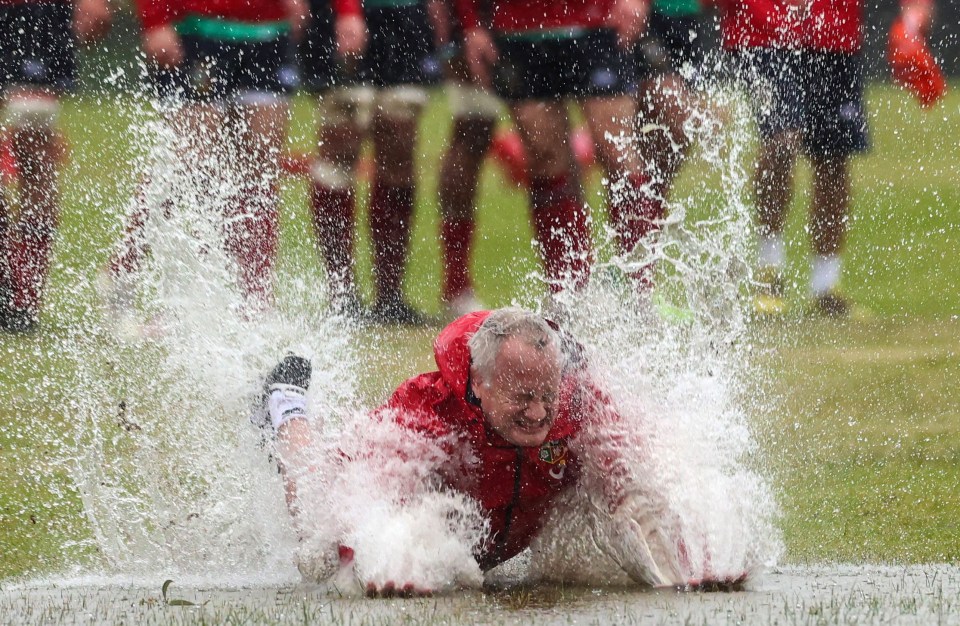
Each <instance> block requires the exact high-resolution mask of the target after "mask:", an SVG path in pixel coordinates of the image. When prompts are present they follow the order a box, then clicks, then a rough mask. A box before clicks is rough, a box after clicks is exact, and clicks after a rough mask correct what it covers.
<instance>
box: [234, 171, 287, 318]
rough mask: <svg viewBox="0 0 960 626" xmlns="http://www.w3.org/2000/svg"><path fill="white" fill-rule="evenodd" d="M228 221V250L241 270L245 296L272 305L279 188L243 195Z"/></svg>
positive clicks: (249, 191) (242, 192)
mask: <svg viewBox="0 0 960 626" xmlns="http://www.w3.org/2000/svg"><path fill="white" fill-rule="evenodd" d="M225 217H226V219H227V220H228V221H229V223H228V226H227V230H226V236H225V243H226V248H227V252H229V253H230V254H231V255H232V256H233V258H234V260H235V261H236V263H237V266H238V268H239V270H240V284H241V286H242V288H243V290H244V293H245V294H246V295H247V296H248V297H250V298H253V299H254V300H256V301H257V302H259V303H261V304H266V303H269V302H270V300H271V299H272V293H273V290H272V283H273V277H272V274H273V262H274V259H275V258H276V255H277V237H278V234H279V232H278V230H279V228H278V222H279V215H278V212H277V189H276V187H275V186H271V188H270V189H269V190H268V191H267V192H266V193H264V192H263V191H258V190H245V191H241V192H240V194H239V196H238V198H237V203H236V206H235V208H234V209H233V210H229V211H228V212H227V215H226V216H225Z"/></svg>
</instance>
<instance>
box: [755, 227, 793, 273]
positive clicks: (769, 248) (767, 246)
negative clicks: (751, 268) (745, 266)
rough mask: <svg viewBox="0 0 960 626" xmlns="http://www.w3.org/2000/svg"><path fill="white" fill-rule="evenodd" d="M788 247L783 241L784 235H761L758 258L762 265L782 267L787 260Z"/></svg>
mask: <svg viewBox="0 0 960 626" xmlns="http://www.w3.org/2000/svg"><path fill="white" fill-rule="evenodd" d="M786 258H787V248H786V245H785V244H784V243H783V235H781V234H779V233H775V234H773V235H760V255H759V258H758V259H757V260H758V261H759V262H760V267H775V268H777V269H780V268H781V267H783V264H784V263H785V262H786Z"/></svg>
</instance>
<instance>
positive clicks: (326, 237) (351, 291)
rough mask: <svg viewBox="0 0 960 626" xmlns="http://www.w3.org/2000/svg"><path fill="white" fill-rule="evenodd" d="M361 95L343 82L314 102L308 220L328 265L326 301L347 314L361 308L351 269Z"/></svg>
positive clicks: (361, 135) (360, 145) (356, 312)
mask: <svg viewBox="0 0 960 626" xmlns="http://www.w3.org/2000/svg"><path fill="white" fill-rule="evenodd" d="M363 97H364V92H363V91H362V90H360V89H357V88H346V89H333V90H330V91H329V92H327V93H326V94H324V95H323V96H322V97H321V98H320V101H319V102H318V105H317V108H318V110H319V111H320V114H321V115H322V120H321V126H320V129H319V131H318V133H317V158H316V160H315V161H314V163H313V166H312V172H311V173H312V178H313V190H312V194H311V208H312V214H313V226H314V232H315V233H316V236H317V242H318V244H319V247H320V252H321V254H322V256H323V260H324V264H325V266H326V270H327V281H328V283H329V287H330V300H331V305H332V306H333V308H334V309H335V310H336V311H339V312H342V313H347V314H359V312H360V297H359V294H358V291H357V283H356V273H355V271H354V262H355V261H354V241H355V240H354V233H355V230H356V227H357V224H356V192H355V189H354V185H355V182H356V181H355V180H354V172H355V170H356V166H357V161H358V160H359V158H360V150H361V147H362V144H363V129H362V128H361V125H360V122H359V116H360V110H359V109H360V107H361V106H362V102H361V100H362V98H363Z"/></svg>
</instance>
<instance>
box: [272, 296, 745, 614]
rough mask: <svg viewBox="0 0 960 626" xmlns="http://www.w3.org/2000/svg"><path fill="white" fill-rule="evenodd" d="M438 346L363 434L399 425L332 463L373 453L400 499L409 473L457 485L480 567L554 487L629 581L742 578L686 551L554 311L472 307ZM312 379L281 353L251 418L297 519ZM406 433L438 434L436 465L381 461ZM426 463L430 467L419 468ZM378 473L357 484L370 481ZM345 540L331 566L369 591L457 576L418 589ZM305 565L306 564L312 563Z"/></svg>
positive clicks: (508, 547) (303, 508)
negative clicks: (474, 515) (472, 509)
mask: <svg viewBox="0 0 960 626" xmlns="http://www.w3.org/2000/svg"><path fill="white" fill-rule="evenodd" d="M434 352H435V356H436V362H437V366H438V371H436V372H430V373H426V374H421V375H419V376H415V377H413V378H411V379H409V380H407V381H406V382H404V383H403V384H401V385H400V387H399V388H397V390H396V391H395V392H394V393H393V395H392V396H391V397H390V399H389V400H388V401H387V402H386V404H384V405H383V406H381V407H380V408H378V409H377V410H375V411H373V412H372V413H371V415H370V419H371V422H370V423H369V424H368V425H367V427H366V428H364V429H361V430H360V431H359V432H361V433H364V432H366V433H370V432H373V431H374V430H375V429H376V428H377V427H378V425H382V424H383V423H384V422H386V421H392V422H394V423H395V425H396V426H397V431H396V432H397V433H401V434H399V435H397V436H394V437H377V436H376V435H367V437H368V438H369V442H364V443H363V444H362V445H360V446H359V447H358V446H356V442H355V441H350V442H349V443H350V444H351V447H350V451H347V449H345V448H343V447H342V446H341V447H339V448H338V450H337V451H336V452H334V453H333V454H332V455H330V456H331V458H333V460H332V464H333V471H332V472H331V474H334V475H336V474H337V473H342V472H344V471H348V469H349V468H348V466H349V464H351V463H355V462H360V459H359V457H361V456H363V457H367V460H368V461H369V459H370V458H373V459H374V461H375V463H376V465H375V473H376V475H377V477H378V478H380V477H382V476H383V475H384V474H386V475H388V476H389V481H390V483H391V484H393V485H395V484H396V483H397V482H398V481H399V482H400V483H401V484H402V485H403V487H402V489H404V490H405V489H408V488H409V489H410V491H409V493H410V494H411V495H410V497H409V498H408V499H409V500H413V499H414V497H413V495H412V494H413V492H414V491H415V489H414V488H412V487H410V485H412V484H414V483H415V482H419V483H420V484H421V486H422V485H423V483H427V484H428V485H429V488H430V489H434V490H436V491H439V492H444V493H448V494H449V493H457V494H462V495H463V496H466V498H467V499H468V500H469V501H472V502H474V503H475V504H476V506H477V508H478V510H479V513H480V515H481V516H482V518H483V520H484V523H483V524H481V530H480V531H478V533H477V538H476V542H475V544H474V547H473V557H474V559H475V560H476V565H478V566H479V569H480V570H482V571H483V572H486V571H488V570H490V569H491V568H493V567H495V566H497V565H499V564H501V563H503V562H504V561H506V560H508V559H510V558H511V557H513V556H515V555H517V554H519V553H520V552H522V551H523V550H524V549H526V548H527V547H529V546H530V545H531V542H533V540H534V539H535V538H536V537H537V535H538V533H540V531H541V530H542V528H543V526H544V522H545V521H546V519H547V517H548V514H551V513H556V512H557V509H558V503H559V500H560V496H561V494H563V493H564V492H568V491H569V490H578V493H579V494H581V495H582V496H584V497H585V498H586V499H587V500H588V502H589V506H588V509H589V511H590V515H591V518H592V520H593V524H592V527H593V537H592V539H593V541H595V542H596V543H597V546H598V547H599V548H600V549H601V550H602V551H603V552H604V553H606V554H607V555H608V556H609V557H611V558H612V559H613V560H614V561H615V562H616V563H617V564H618V565H619V566H620V567H622V568H623V570H624V571H625V572H626V573H627V574H628V575H629V576H630V577H631V578H632V579H633V580H634V581H636V582H637V583H640V584H642V585H646V586H654V587H679V588H697V589H703V588H711V589H714V588H723V589H729V588H734V587H738V586H740V585H741V584H742V583H743V581H744V579H745V578H746V575H745V574H737V575H735V576H722V575H720V576H718V575H717V574H715V573H712V572H711V568H710V565H709V562H708V563H706V564H703V563H701V564H692V563H691V562H690V561H691V558H690V557H689V552H688V550H687V548H686V546H685V545H684V542H683V540H682V539H681V538H680V536H679V533H677V532H675V531H676V529H677V528H678V521H677V518H676V516H675V515H674V514H672V513H671V512H670V511H669V507H668V506H667V504H666V503H665V502H660V501H659V500H661V499H658V498H657V497H655V496H654V495H653V494H651V493H649V490H648V489H645V488H644V485H643V484H640V483H641V481H639V480H636V478H634V477H632V474H631V471H630V470H631V468H630V464H631V460H630V459H632V458H635V457H636V455H637V454H642V451H640V450H637V449H636V448H630V443H629V441H630V437H629V433H627V432H626V431H625V430H624V429H623V428H620V424H621V420H620V418H619V416H618V414H617V412H616V409H615V407H614V406H613V404H612V401H611V400H610V399H609V398H608V397H607V396H606V394H604V392H603V391H602V390H600V389H599V387H598V386H597V384H596V383H595V382H594V381H593V380H592V379H591V377H590V374H589V373H588V368H587V363H586V362H585V359H584V357H583V354H582V349H581V348H580V346H579V345H577V344H576V343H575V342H574V341H572V340H571V339H570V338H569V336H567V335H565V334H563V333H562V332H561V331H559V330H558V329H557V328H556V326H554V325H553V324H552V323H551V322H548V321H546V320H545V319H544V318H543V317H541V316H540V315H537V314H535V313H531V312H527V311H523V310H520V309H513V308H507V309H499V310H496V311H492V312H491V311H481V312H478V313H471V314H469V315H466V316H464V317H461V318H459V319H458V320H456V321H454V322H453V323H452V324H450V325H449V326H447V327H446V328H445V329H444V330H443V331H442V332H441V333H440V335H439V336H438V337H437V339H436V341H435V343H434ZM310 378H311V366H310V362H309V361H307V360H306V359H304V358H302V357H299V356H294V355H289V356H287V357H286V358H285V359H284V360H283V361H282V362H281V363H280V364H279V365H277V367H276V368H274V370H273V371H272V372H271V373H270V375H269V376H268V377H267V380H266V384H265V392H264V406H263V411H262V414H261V415H260V417H261V419H262V424H263V426H264V427H266V428H269V429H272V433H273V435H274V438H275V444H276V453H277V454H276V456H277V458H278V461H279V464H280V469H281V473H282V475H283V479H284V484H285V487H286V492H287V504H288V506H289V509H290V511H291V514H292V515H293V517H294V521H295V523H296V525H297V526H298V528H300V529H301V530H302V529H303V528H305V527H307V526H308V522H309V520H308V519H305V518H307V517H309V516H310V515H311V513H309V512H308V511H309V510H310V508H309V505H310V503H309V502H307V501H306V500H307V498H308V497H309V496H307V495H306V494H307V490H305V489H304V490H301V489H300V487H301V484H300V483H301V481H303V480H305V479H306V478H307V477H309V476H310V475H311V473H314V475H315V474H316V472H317V471H318V470H317V457H316V455H315V454H314V453H311V452H309V451H310V449H311V448H312V447H313V446H314V445H315V443H316V437H317V433H318V432H319V430H318V429H317V428H316V425H315V424H313V423H312V422H311V420H310V419H309V418H308V415H307V410H306V390H307V388H308V386H309V384H310ZM364 436H365V435H363V434H361V435H360V438H364ZM411 436H412V437H414V438H415V439H416V438H420V439H422V440H423V441H426V442H432V443H433V444H435V445H434V447H432V448H431V447H429V446H425V447H424V448H422V450H436V449H440V450H442V451H443V454H444V455H446V456H445V458H444V459H443V460H442V461H441V462H436V461H435V460H434V461H433V462H432V465H431V463H428V459H427V458H426V456H427V455H426V454H424V455H423V456H424V458H423V459H422V461H423V462H422V463H421V464H420V465H418V467H417V470H419V471H411V472H410V475H404V476H396V475H394V474H393V473H391V469H389V467H388V466H390V464H391V463H395V462H396V460H397V458H398V457H399V459H400V464H401V466H402V464H403V463H404V462H407V461H410V460H413V461H414V462H416V461H418V460H420V459H410V458H409V457H410V456H411V454H416V453H412V452H411V449H412V448H410V447H409V445H406V447H404V446H405V444H403V443H401V441H402V440H406V439H407V438H408V437H411ZM342 443H346V442H342ZM314 450H316V448H314ZM356 450H361V451H362V452H360V453H357V452H356ZM425 466H426V467H432V468H433V469H432V470H431V471H429V472H426V475H424V474H425V472H424V471H423V468H424V467H425ZM377 482H378V481H376V480H370V481H368V483H367V484H364V485H362V487H361V488H362V489H364V490H367V489H371V490H372V489H377V485H376V484H375V483H377ZM328 484H329V483H328ZM354 491H355V489H354ZM404 498H406V496H403V497H402V499H404ZM331 502H333V504H332V506H328V507H325V510H329V509H336V508H338V506H340V507H345V506H346V505H345V504H344V499H343V498H341V497H339V496H338V497H336V498H334V499H333V500H331ZM561 524H562V520H561ZM380 530H381V532H385V529H383V528H380ZM343 534H349V533H343ZM431 540H432V541H438V540H435V539H431ZM348 541H349V539H348V538H346V537H344V536H338V537H335V538H334V539H333V541H332V542H331V543H330V546H329V551H330V552H332V554H333V557H332V559H331V560H332V561H335V560H337V557H339V564H340V567H347V568H350V567H352V568H353V573H354V576H355V577H356V578H357V579H358V580H359V581H360V583H361V584H362V585H363V587H364V589H365V590H366V592H367V594H368V595H371V596H392V595H424V594H429V593H433V592H436V591H442V590H444V589H449V588H454V587H456V586H458V585H462V584H463V581H462V580H461V581H457V580H454V579H453V578H452V577H451V579H450V580H449V581H448V583H446V584H444V585H441V586H440V588H423V586H422V583H419V582H418V581H416V580H407V579H406V578H404V576H407V574H406V573H405V572H409V570H410V568H409V563H403V562H399V561H402V560H403V559H396V560H397V561H398V562H396V563H393V562H390V560H389V558H388V559H387V562H386V563H384V562H383V560H384V559H383V555H382V554H380V555H376V558H377V559H379V562H378V565H377V568H378V571H379V573H378V574H377V576H372V575H366V574H365V572H367V571H369V570H370V567H369V566H368V565H367V564H365V563H364V562H362V561H363V560H364V559H372V558H373V556H371V555H370V554H361V553H360V551H355V550H354V549H353V548H354V547H356V546H350V545H349V543H347V542H348ZM425 558H430V557H429V556H427V557H425ZM707 560H709V557H707ZM301 565H302V566H301V570H302V571H304V570H308V569H310V567H309V565H308V564H307V565H308V566H307V567H306V568H305V567H303V565H305V564H301Z"/></svg>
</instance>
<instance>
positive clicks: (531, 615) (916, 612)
mask: <svg viewBox="0 0 960 626" xmlns="http://www.w3.org/2000/svg"><path fill="white" fill-rule="evenodd" d="M162 584H163V581H161V580H157V581H148V580H129V579H124V580H112V581H111V580H106V579H95V578H89V577H88V578H77V579H73V580H58V581H54V580H50V581H45V582H44V581H36V582H34V583H29V584H23V585H5V586H4V588H3V589H2V590H0V616H3V621H5V622H7V623H31V624H54V623H56V624H64V625H68V624H104V625H109V624H129V623H135V624H202V623H205V624H209V623H215V624H249V623H255V624H318V623H323V624H336V625H338V626H362V625H376V624H397V623H403V624H468V623H469V624H490V625H501V624H502V625H507V624H536V625H537V626H549V625H553V624H556V625H558V626H561V625H568V624H598V625H602V624H611V623H616V624H712V625H713V624H715V625H723V624H745V623H747V624H751V623H752V624H791V625H793V624H797V625H800V624H811V625H815V624H891V623H895V624H898V625H905V626H910V625H924V626H926V625H928V624H960V568H957V567H954V566H945V565H937V566H911V567H879V566H853V565H841V566H833V567H826V566H823V567H792V568H784V569H782V570H777V571H773V572H769V573H767V574H765V575H763V576H762V577H760V578H758V579H757V580H756V581H754V582H753V583H752V584H751V585H750V588H749V589H748V590H747V591H743V592H735V593H689V592H676V591H637V590H629V589H617V588H602V589H600V588H591V587H561V586H551V585H542V586H534V587H527V586H516V587H513V588H508V589H506V590H500V591H490V592H480V591H466V592H457V593H453V594H449V595H446V596H441V597H435V598H424V599H408V600H398V599H394V600H365V599H359V598H342V597H338V596H337V595H336V594H334V593H329V592H324V591H322V590H320V589H319V588H317V587H315V586H309V585H302V584H301V585H292V586H284V587H271V586H236V587H227V588H217V587H211V586H209V585H205V584H202V583H196V581H194V583H193V584H191V582H190V581H183V582H181V581H174V582H173V583H172V584H171V585H170V586H169V587H168V589H167V593H166V598H164V597H163V595H162V594H161V586H162Z"/></svg>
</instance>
